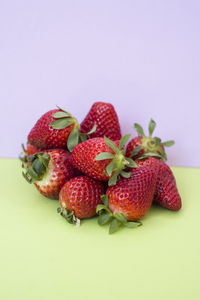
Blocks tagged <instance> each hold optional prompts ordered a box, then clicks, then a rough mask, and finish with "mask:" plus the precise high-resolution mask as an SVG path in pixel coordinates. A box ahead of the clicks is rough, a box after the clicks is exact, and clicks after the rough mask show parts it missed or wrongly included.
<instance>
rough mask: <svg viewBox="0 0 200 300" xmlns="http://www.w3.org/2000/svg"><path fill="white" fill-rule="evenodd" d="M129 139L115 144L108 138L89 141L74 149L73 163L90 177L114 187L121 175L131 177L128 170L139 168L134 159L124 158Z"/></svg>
mask: <svg viewBox="0 0 200 300" xmlns="http://www.w3.org/2000/svg"><path fill="white" fill-rule="evenodd" d="M129 137H130V135H125V136H124V137H123V138H122V139H121V140H120V141H119V140H118V141H114V142H113V141H111V140H110V139H108V138H106V137H104V138H93V139H89V140H87V141H85V142H83V143H81V144H78V145H77V146H75V147H74V149H73V152H72V156H71V161H72V163H73V165H74V166H75V167H76V168H78V169H79V170H80V171H81V172H83V173H84V174H86V175H88V176H89V177H92V178H94V179H97V180H101V181H108V184H109V185H114V184H115V183H116V182H117V180H118V179H119V175H122V176H123V177H130V175H131V174H130V173H129V172H126V171H127V168H129V167H130V168H132V167H137V165H136V163H134V161H133V160H132V159H130V158H126V157H125V156H124V152H125V150H124V144H125V143H126V142H127V140H128V138H129Z"/></svg>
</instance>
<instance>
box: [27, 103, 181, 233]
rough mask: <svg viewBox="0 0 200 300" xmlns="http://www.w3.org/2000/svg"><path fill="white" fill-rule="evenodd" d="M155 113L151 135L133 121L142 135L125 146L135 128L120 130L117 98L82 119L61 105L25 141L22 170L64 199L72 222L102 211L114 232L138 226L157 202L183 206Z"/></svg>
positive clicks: (30, 179)
mask: <svg viewBox="0 0 200 300" xmlns="http://www.w3.org/2000/svg"><path fill="white" fill-rule="evenodd" d="M155 126H156V123H155V122H154V121H153V120H152V119H151V120H150V123H149V128H148V129H149V134H148V136H146V135H145V134H144V131H143V129H142V127H141V126H140V125H139V124H136V123H135V124H134V127H135V129H136V131H137V133H138V136H137V137H135V138H133V139H132V140H131V141H130V142H129V143H128V145H127V147H125V145H126V143H127V142H128V140H129V138H130V134H127V135H125V136H123V137H122V136H121V129H120V125H119V120H118V116H117V114H116V111H115V109H114V107H113V105H112V104H109V103H104V102H96V103H94V104H93V105H92V107H91V109H90V111H89V112H88V114H87V116H86V117H85V119H84V120H83V121H82V123H81V124H80V125H79V123H78V122H77V120H76V119H75V118H74V117H73V116H72V115H71V114H70V113H69V112H67V111H65V110H63V109H61V108H59V107H58V109H54V110H50V111H48V112H47V113H45V114H44V115H43V116H42V117H41V118H40V119H39V120H38V121H37V122H36V124H35V126H34V127H33V128H32V130H31V131H30V133H29V135H28V141H27V149H26V150H25V148H24V147H23V152H24V156H23V158H22V161H23V163H22V167H23V176H24V177H25V179H26V180H27V181H28V182H29V183H32V182H33V183H34V185H35V186H36V188H37V189H38V190H39V192H40V193H41V194H42V195H44V196H45V197H48V198H52V199H59V204H60V207H59V208H58V212H59V213H60V214H61V216H63V217H64V218H65V219H66V220H67V221H68V222H69V223H72V224H76V225H79V224H80V219H85V218H91V217H93V216H95V215H96V214H98V215H99V217H98V223H99V224H100V225H105V224H110V227H109V232H110V233H113V232H115V231H117V230H118V228H120V227H121V226H122V225H123V226H126V227H128V228H135V227H137V226H140V225H141V224H142V223H141V222H140V221H139V220H140V219H141V218H142V217H143V216H144V215H145V214H146V213H147V211H148V210H149V208H150V207H151V205H152V202H156V203H157V204H159V205H161V206H162V207H164V208H167V209H169V210H179V209H180V208H181V198H180V196H179V193H178V190H177V187H176V181H175V178H174V175H173V173H172V171H171V169H170V168H169V167H168V165H167V164H166V163H165V161H166V160H167V156H166V152H165V147H167V146H171V145H173V144H174V142H173V141H168V142H162V141H161V139H160V138H158V137H152V134H153V131H154V129H155Z"/></svg>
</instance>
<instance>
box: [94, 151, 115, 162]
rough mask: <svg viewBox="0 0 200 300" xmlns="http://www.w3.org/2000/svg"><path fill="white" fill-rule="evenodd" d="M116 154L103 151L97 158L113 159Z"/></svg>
mask: <svg viewBox="0 0 200 300" xmlns="http://www.w3.org/2000/svg"><path fill="white" fill-rule="evenodd" d="M113 158H115V156H114V155H113V154H112V153H110V152H102V153H100V154H98V155H97V156H96V157H95V160H105V159H113Z"/></svg>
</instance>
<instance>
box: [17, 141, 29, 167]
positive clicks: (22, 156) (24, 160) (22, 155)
mask: <svg viewBox="0 0 200 300" xmlns="http://www.w3.org/2000/svg"><path fill="white" fill-rule="evenodd" d="M21 146H22V152H21V153H20V154H19V159H20V161H21V162H22V167H24V164H25V163H27V156H28V154H27V150H26V148H25V146H24V144H21Z"/></svg>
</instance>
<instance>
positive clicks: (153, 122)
mask: <svg viewBox="0 0 200 300" xmlns="http://www.w3.org/2000/svg"><path fill="white" fill-rule="evenodd" d="M155 127H156V122H155V121H154V120H152V119H151V120H150V122H149V136H150V137H151V136H152V134H153V132H154V129H155Z"/></svg>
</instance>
